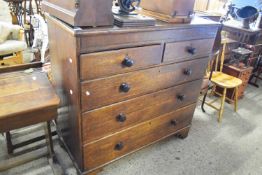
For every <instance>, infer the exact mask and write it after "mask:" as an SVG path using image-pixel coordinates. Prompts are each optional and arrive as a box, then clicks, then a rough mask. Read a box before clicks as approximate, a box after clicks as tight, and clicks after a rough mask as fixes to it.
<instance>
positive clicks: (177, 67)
mask: <svg viewBox="0 0 262 175" xmlns="http://www.w3.org/2000/svg"><path fill="white" fill-rule="evenodd" d="M207 62H208V58H203V59H198V60H193V61H187V62H183V63H178V64H170V65H165V66H160V67H155V68H150V69H146V70H140V71H136V72H130V73H126V74H121V75H116V76H112V77H108V78H104V79H98V80H93V81H88V82H84V83H82V85H81V86H82V87H81V91H82V92H81V93H82V98H81V104H82V111H87V110H92V109H95V108H99V107H103V106H106V105H110V104H112V103H116V102H120V101H124V100H127V99H131V98H134V97H137V96H140V95H145V94H148V93H152V92H156V91H159V90H161V89H165V88H169V87H172V86H175V85H179V84H182V83H185V82H188V81H193V80H197V79H202V77H203V75H204V72H205V69H206V66H207ZM197 90H198V89H197Z"/></svg>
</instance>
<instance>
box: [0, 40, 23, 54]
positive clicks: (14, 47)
mask: <svg viewBox="0 0 262 175" xmlns="http://www.w3.org/2000/svg"><path fill="white" fill-rule="evenodd" d="M26 48H27V45H26V43H25V42H24V41H17V40H7V41H5V42H3V43H2V44H0V55H8V54H11V53H15V52H20V51H23V50H25V49H26Z"/></svg>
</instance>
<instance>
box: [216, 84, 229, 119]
mask: <svg viewBox="0 0 262 175" xmlns="http://www.w3.org/2000/svg"><path fill="white" fill-rule="evenodd" d="M226 95H227V89H226V88H224V91H223V95H222V97H221V106H220V110H219V117H218V122H219V123H220V122H221V121H222V118H223V113H224V105H225V100H226Z"/></svg>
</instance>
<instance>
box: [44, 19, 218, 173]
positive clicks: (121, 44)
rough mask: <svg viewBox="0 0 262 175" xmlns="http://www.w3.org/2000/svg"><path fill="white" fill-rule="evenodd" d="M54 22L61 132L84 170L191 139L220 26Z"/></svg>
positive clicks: (54, 65) (52, 36) (51, 21)
mask: <svg viewBox="0 0 262 175" xmlns="http://www.w3.org/2000/svg"><path fill="white" fill-rule="evenodd" d="M47 19H48V26H49V36H50V51H51V56H52V60H51V61H52V72H53V77H54V80H55V85H56V89H57V92H58V94H59V95H60V97H61V99H62V103H63V107H62V110H61V114H60V116H59V117H58V119H57V121H58V128H59V130H60V131H59V133H60V134H61V135H62V136H63V139H64V141H65V142H66V145H67V147H68V150H69V151H70V154H71V155H72V157H73V158H74V160H75V161H76V163H77V165H78V167H79V169H80V170H81V172H85V173H89V172H92V171H94V170H96V169H98V168H101V167H103V166H104V165H106V164H108V163H109V162H112V161H113V160H116V159H118V158H120V157H122V156H124V155H127V154H129V153H132V152H134V151H136V150H139V149H141V148H143V147H145V146H147V145H150V144H152V143H154V142H157V141H159V140H161V139H164V138H166V137H168V136H171V135H179V136H180V137H186V136H187V133H188V131H189V128H190V125H191V120H192V117H193V113H194V110H195V106H196V102H197V97H198V94H199V91H200V86H201V83H202V78H203V75H204V73H205V69H206V66H207V63H208V60H209V58H208V56H209V55H210V52H211V49H212V45H213V42H214V37H215V36H216V32H217V29H218V27H219V25H218V24H217V23H212V22H210V21H207V20H204V19H198V18H196V19H193V21H192V24H182V25H181V24H180V25H171V24H166V23H158V24H157V25H156V26H151V27H140V28H118V27H115V26H114V27H102V28H99V27H98V28H88V29H84V28H75V29H74V28H72V27H70V26H68V25H66V24H65V23H63V22H61V21H59V20H57V19H55V18H53V17H50V16H47ZM201 46H202V47H201Z"/></svg>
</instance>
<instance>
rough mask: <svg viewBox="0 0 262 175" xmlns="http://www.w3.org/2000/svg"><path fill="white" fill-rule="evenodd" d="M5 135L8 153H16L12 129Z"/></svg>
mask: <svg viewBox="0 0 262 175" xmlns="http://www.w3.org/2000/svg"><path fill="white" fill-rule="evenodd" d="M5 134H6V135H5V137H6V146H7V152H8V154H13V153H14V147H13V143H12V137H11V134H10V131H8V132H6V133H5Z"/></svg>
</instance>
